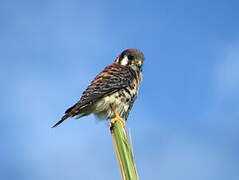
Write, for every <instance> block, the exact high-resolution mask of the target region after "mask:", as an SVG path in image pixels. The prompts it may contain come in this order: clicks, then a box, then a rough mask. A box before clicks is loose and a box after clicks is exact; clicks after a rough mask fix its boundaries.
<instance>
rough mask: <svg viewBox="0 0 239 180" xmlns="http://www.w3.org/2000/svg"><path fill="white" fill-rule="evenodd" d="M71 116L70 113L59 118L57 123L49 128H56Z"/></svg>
mask: <svg viewBox="0 0 239 180" xmlns="http://www.w3.org/2000/svg"><path fill="white" fill-rule="evenodd" d="M71 116H72V114H71V113H68V114H66V115H65V116H63V117H62V118H61V120H60V121H58V122H57V123H56V124H55V125H54V126H52V127H51V128H55V127H56V126H58V125H59V124H61V123H62V122H63V121H65V120H66V119H67V118H69V117H71Z"/></svg>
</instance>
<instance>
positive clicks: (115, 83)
mask: <svg viewBox="0 0 239 180" xmlns="http://www.w3.org/2000/svg"><path fill="white" fill-rule="evenodd" d="M144 59H145V58H144V55H143V53H142V52H141V51H139V50H137V49H127V50H125V51H123V52H122V53H121V54H120V55H119V56H118V57H117V58H116V60H115V62H114V63H113V64H111V65H109V66H107V67H106V68H105V69H104V70H103V71H102V72H101V73H100V74H99V75H98V76H96V77H95V79H94V80H93V81H92V82H91V83H90V85H89V86H88V88H87V89H86V90H85V91H84V92H83V94H82V96H81V99H80V101H78V102H77V103H76V104H75V105H74V106H72V107H70V108H69V109H67V110H66V112H65V115H64V116H63V117H62V118H61V120H60V121H59V122H57V123H56V124H55V125H54V126H52V127H53V128H54V127H56V126H58V125H59V124H61V123H62V122H63V121H64V120H66V119H67V118H69V117H76V119H78V118H81V117H83V116H87V115H89V114H91V113H93V114H95V115H96V117H97V118H99V119H112V120H111V122H115V121H118V120H119V121H121V122H122V124H123V126H124V127H125V121H126V120H127V118H128V115H129V112H130V109H131V108H132V106H133V103H134V101H135V99H136V98H137V95H138V88H139V84H140V83H141V79H142V66H143V62H144Z"/></svg>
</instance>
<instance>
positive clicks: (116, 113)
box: [110, 104, 125, 128]
mask: <svg viewBox="0 0 239 180" xmlns="http://www.w3.org/2000/svg"><path fill="white" fill-rule="evenodd" d="M110 107H111V109H112V111H113V112H114V114H115V118H113V119H111V121H110V122H111V125H112V124H114V123H116V122H117V121H120V122H121V123H122V125H123V128H125V120H124V119H122V118H121V117H120V115H119V113H118V112H117V111H116V109H115V107H114V105H113V104H111V105H110Z"/></svg>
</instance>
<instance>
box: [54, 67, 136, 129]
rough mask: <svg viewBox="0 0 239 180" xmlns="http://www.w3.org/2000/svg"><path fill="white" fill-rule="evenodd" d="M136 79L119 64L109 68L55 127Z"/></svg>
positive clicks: (130, 70) (133, 74)
mask: <svg viewBox="0 0 239 180" xmlns="http://www.w3.org/2000/svg"><path fill="white" fill-rule="evenodd" d="M134 77H136V74H135V72H134V71H133V70H132V69H131V68H129V67H127V66H123V65H120V64H117V63H113V64H111V65H109V66H107V67H106V68H105V69H104V70H103V71H102V72H101V73H100V74H99V75H98V76H96V77H95V79H94V80H93V81H92V82H91V83H90V85H89V86H88V88H87V89H86V90H85V91H84V92H83V94H82V97H81V99H80V101H78V102H77V103H76V104H75V105H74V106H72V107H70V108H69V109H67V110H66V112H65V113H66V114H65V115H64V116H63V117H62V119H61V120H60V121H59V122H58V123H56V124H55V125H54V126H53V127H56V126H57V125H59V124H60V123H62V122H63V121H64V120H65V119H67V118H68V117H73V116H75V115H77V114H79V112H80V111H81V110H83V109H84V108H87V107H89V106H91V105H92V104H93V103H95V102H96V101H98V100H99V99H100V98H102V97H104V96H107V95H110V94H112V93H114V92H116V91H118V90H119V89H122V88H125V87H127V86H129V84H130V83H131V82H132V80H133V78H134Z"/></svg>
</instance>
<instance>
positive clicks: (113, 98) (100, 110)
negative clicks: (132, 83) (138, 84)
mask: <svg viewBox="0 0 239 180" xmlns="http://www.w3.org/2000/svg"><path fill="white" fill-rule="evenodd" d="M126 89H127V90H125V89H121V90H119V91H118V92H115V93H113V94H111V95H109V96H105V97H103V98H102V99H101V100H99V101H98V102H96V104H95V105H94V114H95V115H96V117H97V118H98V119H112V118H114V117H115V115H114V112H113V111H112V109H111V107H110V104H113V105H114V107H115V108H116V111H117V112H118V113H119V115H120V116H121V117H122V118H123V119H125V120H126V119H127V117H128V113H129V111H130V109H131V107H132V104H133V102H134V100H135V99H136V97H137V91H135V90H132V89H130V88H126Z"/></svg>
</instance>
